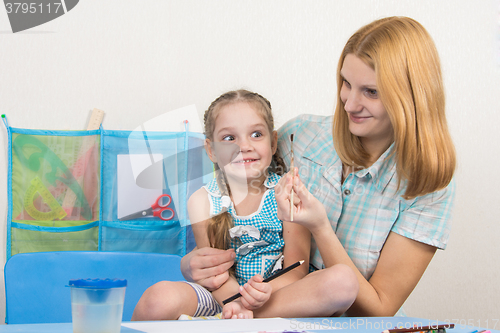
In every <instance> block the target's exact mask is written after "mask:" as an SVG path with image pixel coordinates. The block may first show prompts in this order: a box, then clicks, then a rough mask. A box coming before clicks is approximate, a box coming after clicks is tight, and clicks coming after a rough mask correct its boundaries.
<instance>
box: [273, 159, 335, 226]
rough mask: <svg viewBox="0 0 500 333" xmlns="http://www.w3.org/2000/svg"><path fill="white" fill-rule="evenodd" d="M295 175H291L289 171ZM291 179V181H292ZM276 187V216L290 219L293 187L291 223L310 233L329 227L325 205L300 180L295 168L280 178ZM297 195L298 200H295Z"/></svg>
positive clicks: (281, 218) (284, 219)
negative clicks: (304, 228)
mask: <svg viewBox="0 0 500 333" xmlns="http://www.w3.org/2000/svg"><path fill="white" fill-rule="evenodd" d="M292 171H293V172H294V174H295V176H294V177H292V174H291V172H292ZM292 179H293V183H292ZM277 187H278V188H277V189H276V190H275V193H276V201H277V203H278V218H279V219H280V220H282V221H290V220H291V216H290V192H291V190H292V188H293V191H294V192H295V194H294V205H293V221H290V222H293V223H297V224H300V225H302V226H304V227H306V228H307V229H309V231H311V233H313V234H314V231H316V230H321V229H322V228H326V227H328V228H331V226H330V222H329V221H328V216H327V215H326V211H325V207H323V204H322V203H321V202H319V200H318V199H316V197H314V195H312V194H311V193H310V192H309V190H308V189H307V188H306V186H305V185H304V183H302V181H301V180H300V177H299V174H298V169H297V168H295V169H294V170H291V171H290V172H288V173H287V174H286V175H285V176H283V177H282V178H281V179H280V182H279V183H278V186H277ZM295 197H298V199H299V200H296V199H295Z"/></svg>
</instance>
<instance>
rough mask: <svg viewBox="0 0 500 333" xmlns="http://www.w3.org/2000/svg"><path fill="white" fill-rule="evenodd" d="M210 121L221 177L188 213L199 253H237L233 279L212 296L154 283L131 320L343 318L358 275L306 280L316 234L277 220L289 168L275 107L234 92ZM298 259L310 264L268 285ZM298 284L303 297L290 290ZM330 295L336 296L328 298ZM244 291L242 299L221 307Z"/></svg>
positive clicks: (212, 110) (343, 271)
mask: <svg viewBox="0 0 500 333" xmlns="http://www.w3.org/2000/svg"><path fill="white" fill-rule="evenodd" d="M204 120H205V135H206V141H205V148H206V151H207V154H208V156H209V157H210V159H211V160H212V161H213V162H214V164H215V167H216V178H215V179H214V180H213V181H212V182H210V183H208V184H207V185H205V186H204V187H202V188H201V189H199V190H198V191H196V192H195V193H194V194H193V195H192V196H191V198H190V199H189V202H188V212H189V217H190V220H191V223H192V227H193V233H194V236H195V239H196V244H197V247H198V248H202V247H209V246H210V247H215V248H219V249H224V250H225V249H228V248H233V249H234V250H235V252H236V259H235V268H234V274H231V275H230V277H229V278H228V279H227V281H226V282H225V283H224V284H222V286H220V287H219V288H217V289H216V290H213V291H212V293H210V292H209V291H208V290H207V289H205V288H203V287H201V286H200V285H197V284H194V283H184V282H166V281H163V282H160V283H158V284H155V285H154V286H152V287H150V288H149V289H148V290H147V291H146V292H145V293H144V295H143V296H142V298H141V299H140V300H139V303H138V304H137V306H136V308H135V311H134V315H133V317H132V319H133V320H160V319H177V318H178V317H179V316H180V315H182V314H187V315H190V316H211V315H216V314H217V313H220V312H221V311H222V318H252V317H254V316H288V317H302V316H330V315H334V314H337V315H338V314H341V313H343V312H344V311H345V310H346V309H347V308H348V307H349V306H350V305H351V303H352V302H353V301H354V298H355V297H356V294H357V283H356V278H355V275H354V274H353V272H352V270H351V269H349V268H347V267H346V266H343V265H338V266H335V267H332V269H330V270H324V271H322V272H318V273H319V274H314V275H313V276H312V277H307V278H305V279H303V278H304V277H305V276H306V275H307V273H308V270H309V248H310V239H311V235H310V233H309V232H308V231H307V230H306V229H305V228H304V227H302V226H300V225H298V224H293V223H289V222H281V221H280V220H279V219H278V218H277V205H276V200H275V193H274V187H275V186H276V185H277V183H278V181H279V179H280V176H279V174H281V173H282V172H283V170H284V168H285V167H284V164H283V162H282V160H281V159H280V158H278V157H277V154H276V151H277V133H276V131H274V130H273V127H274V124H273V117H272V113H271V105H270V103H269V102H268V101H267V100H266V99H265V98H264V97H262V96H260V95H258V94H256V93H252V92H249V91H246V90H238V91H231V92H228V93H225V94H223V95H221V96H220V97H219V98H217V99H216V100H215V101H214V102H213V103H212V104H211V105H210V107H209V108H208V110H207V111H206V112H205V117H204ZM285 244H286V246H285ZM282 258H283V263H282ZM299 260H304V261H305V263H304V264H303V265H301V266H299V267H298V268H296V269H294V270H292V271H290V272H288V273H287V274H284V275H282V276H280V277H279V278H277V279H275V280H273V281H272V282H270V283H264V282H262V281H263V279H264V278H266V277H268V276H270V275H272V274H273V272H274V271H275V270H277V269H279V268H281V267H286V266H289V265H291V264H293V263H295V262H297V261H299ZM325 282H328V285H326V284H325ZM297 284H298V285H299V286H301V287H300V289H301V290H302V291H303V292H301V293H294V292H293V290H292V289H289V288H290V287H293V285H297ZM324 288H328V289H329V290H330V293H328V295H327V296H325V293H324ZM286 289H289V290H288V292H287V291H286ZM238 292H239V293H241V295H242V297H240V298H238V299H236V300H235V301H232V302H230V303H228V304H226V305H225V306H224V307H222V306H221V304H222V301H223V300H225V299H227V298H229V297H230V296H232V295H234V294H235V293H238ZM299 304H300V305H299ZM319 304H321V306H320V305H319ZM299 308H300V309H299Z"/></svg>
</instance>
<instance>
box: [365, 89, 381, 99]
mask: <svg viewBox="0 0 500 333" xmlns="http://www.w3.org/2000/svg"><path fill="white" fill-rule="evenodd" d="M366 94H367V95H368V97H370V98H377V97H378V92H377V90H375V89H366Z"/></svg>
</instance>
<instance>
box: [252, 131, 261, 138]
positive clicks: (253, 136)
mask: <svg viewBox="0 0 500 333" xmlns="http://www.w3.org/2000/svg"><path fill="white" fill-rule="evenodd" d="M261 136H262V133H261V132H253V133H252V138H258V137H261Z"/></svg>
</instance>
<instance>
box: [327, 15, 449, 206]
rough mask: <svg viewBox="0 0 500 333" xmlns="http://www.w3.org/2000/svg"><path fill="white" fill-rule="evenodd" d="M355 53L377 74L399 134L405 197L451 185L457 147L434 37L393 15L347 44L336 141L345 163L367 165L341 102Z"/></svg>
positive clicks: (396, 141) (335, 125) (398, 159)
mask: <svg viewBox="0 0 500 333" xmlns="http://www.w3.org/2000/svg"><path fill="white" fill-rule="evenodd" d="M348 54H353V55H355V56H357V57H358V58H359V59H361V60H362V61H363V62H365V63H366V64H367V65H368V66H370V67H371V68H372V69H373V70H374V71H375V73H376V77H377V89H378V92H379V96H380V98H381V101H382V104H383V105H384V107H385V109H386V110H387V113H388V115H389V118H390V120H391V123H392V127H393V130H394V144H395V155H396V157H395V158H396V168H397V175H398V187H399V186H400V185H401V182H402V181H406V183H407V184H406V190H405V193H404V194H403V197H404V198H405V199H411V198H415V197H417V196H420V195H424V194H427V193H432V192H434V191H437V190H439V189H442V188H444V187H446V186H447V185H448V184H449V183H450V181H451V179H452V177H453V173H454V171H455V164H456V156H455V148H454V145H453V142H452V140H451V136H450V133H449V131H448V125H447V123H446V115H445V96H444V87H443V80H442V75H441V65H440V61H439V56H438V53H437V50H436V46H435V45H434V42H433V41H432V38H431V37H430V35H429V33H428V32H427V31H426V30H425V28H424V27H423V26H422V25H421V24H420V23H418V22H417V21H415V20H413V19H411V18H407V17H388V18H384V19H380V20H377V21H374V22H372V23H370V24H368V25H366V26H364V27H362V28H361V29H359V30H358V31H357V32H356V33H355V34H354V35H353V36H352V37H351V38H350V39H349V40H348V42H347V44H346V45H345V47H344V50H343V51H342V54H341V57H340V60H339V63H338V67H337V107H336V110H335V115H334V120H333V139H334V145H335V149H336V151H337V153H338V154H339V156H340V158H341V160H342V162H343V163H344V165H346V166H350V167H356V168H359V167H360V166H361V167H366V166H367V165H368V159H369V155H368V153H367V152H366V151H365V150H364V149H363V146H362V145H361V142H360V139H359V137H357V136H355V135H353V134H351V132H350V131H349V120H348V116H347V113H346V111H345V109H344V104H343V103H342V101H341V99H340V90H341V88H342V77H341V75H340V71H341V69H342V66H343V63H344V59H345V57H346V56H347V55H348Z"/></svg>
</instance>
